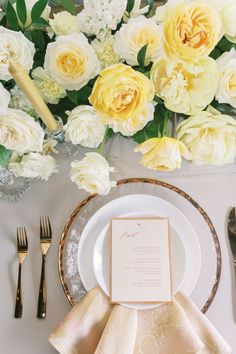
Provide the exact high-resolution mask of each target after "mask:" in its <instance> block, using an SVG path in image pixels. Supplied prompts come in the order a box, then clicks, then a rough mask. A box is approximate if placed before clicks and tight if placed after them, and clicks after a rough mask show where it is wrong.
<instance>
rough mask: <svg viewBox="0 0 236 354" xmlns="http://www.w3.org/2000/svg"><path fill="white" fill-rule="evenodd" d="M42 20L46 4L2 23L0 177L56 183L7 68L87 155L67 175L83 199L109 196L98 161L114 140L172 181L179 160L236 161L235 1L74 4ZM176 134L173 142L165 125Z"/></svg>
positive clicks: (41, 136) (41, 137) (29, 6)
mask: <svg viewBox="0 0 236 354" xmlns="http://www.w3.org/2000/svg"><path fill="white" fill-rule="evenodd" d="M58 3H60V4H61V5H62V6H64V10H63V11H61V12H59V13H57V14H53V15H52V14H51V15H50V12H51V11H50V10H51V9H50V7H49V6H48V2H47V1H46V0H39V1H35V0H16V2H15V3H12V2H11V1H10V0H8V1H6V2H5V3H4V4H3V5H2V11H1V12H0V18H1V23H0V80H1V85H0V165H1V166H2V167H3V168H4V167H6V166H7V167H8V169H9V170H10V171H11V172H12V173H14V174H15V175H16V176H23V177H32V178H42V179H44V180H47V179H48V178H49V176H50V175H51V174H52V173H55V172H57V168H56V162H55V159H54V157H52V156H51V153H53V152H55V149H56V146H55V145H56V142H55V141H54V140H52V139H48V138H47V135H45V130H44V128H43V124H42V123H41V120H40V117H38V116H37V113H36V112H35V110H34V107H32V106H31V104H30V103H29V102H28V100H27V98H26V97H24V95H23V94H22V92H21V90H20V89H19V88H18V87H17V86H16V85H15V82H14V80H13V79H12V77H11V75H10V73H9V70H8V64H9V60H11V59H14V60H15V61H17V62H19V63H20V64H22V65H23V66H24V68H25V69H26V70H27V72H28V73H29V74H30V76H31V78H32V79H33V81H34V83H35V85H36V86H37V88H38V89H39V91H40V93H41V95H42V97H43V99H44V100H45V102H46V103H47V104H48V105H49V108H50V110H51V112H52V113H53V114H54V115H57V116H60V117H61V118H62V119H63V122H64V134H65V141H67V142H70V143H72V144H74V145H78V146H80V145H81V146H84V147H86V148H91V149H93V150H92V152H88V153H87V154H86V156H85V157H84V158H83V159H82V160H81V161H73V162H72V164H71V172H70V176H71V180H72V181H73V182H75V183H76V184H77V185H78V187H79V188H83V189H85V190H86V191H88V192H91V193H99V194H107V193H108V192H109V191H110V189H111V188H112V187H113V186H115V184H116V183H115V181H111V180H110V173H111V172H114V169H113V168H112V167H110V166H109V165H108V163H107V161H106V160H105V158H104V157H103V156H102V151H103V147H104V145H105V142H106V140H107V139H109V138H110V137H111V136H112V135H113V134H121V135H123V136H124V137H130V138H132V139H133V140H134V141H135V142H137V144H138V145H137V146H136V148H135V150H134V151H135V152H140V153H141V154H142V158H141V164H142V165H143V166H145V167H147V168H150V169H154V170H165V171H172V170H174V169H177V168H180V167H181V160H182V158H185V159H187V160H191V161H192V162H193V163H194V164H197V165H201V164H211V165H224V164H226V163H233V162H234V159H235V155H236V121H235V119H234V118H233V115H234V110H235V108H236V50H235V49H236V21H235V18H236V1H235V0H224V1H222V0H200V1H199V0H169V1H167V2H166V3H165V4H164V5H162V6H158V7H155V6H154V4H153V1H151V0H147V1H146V3H144V4H143V3H141V0H96V1H93V0H84V7H83V9H82V11H80V12H79V13H78V14H76V9H75V7H74V5H73V2H72V0H58ZM176 120H177V125H174V129H173V128H172V129H171V130H172V131H173V130H174V136H171V134H170V129H169V128H170V124H172V126H173V124H175V122H176Z"/></svg>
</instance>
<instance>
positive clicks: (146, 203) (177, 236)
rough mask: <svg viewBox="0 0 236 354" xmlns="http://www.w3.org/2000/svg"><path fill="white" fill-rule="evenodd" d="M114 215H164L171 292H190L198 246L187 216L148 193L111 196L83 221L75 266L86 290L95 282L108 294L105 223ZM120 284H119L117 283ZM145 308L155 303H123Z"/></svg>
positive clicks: (198, 264) (195, 276) (195, 275)
mask: <svg viewBox="0 0 236 354" xmlns="http://www.w3.org/2000/svg"><path fill="white" fill-rule="evenodd" d="M117 217H132V218H134V217H135V218H136V217H137V218H138V217H167V218H169V222H170V238H171V264H172V268H171V269H172V281H173V293H176V291H178V290H180V291H183V292H184V293H185V294H187V295H190V294H191V292H192V290H193V288H194V287H195V285H196V282H197V279H198V276H199V272H200V268H201V250H200V246H199V242H198V239H197V235H196V233H195V231H194V229H193V227H192V225H191V224H190V222H189V221H188V219H187V218H186V217H185V216H184V215H183V214H182V213H181V212H180V211H179V210H178V209H177V208H176V207H174V206H173V205H172V204H170V203H169V202H167V201H165V200H163V199H161V198H158V197H155V196H151V195H145V194H134V195H127V196H124V197H120V198H117V199H114V200H112V201H111V202H109V203H107V204H106V205H104V206H103V207H101V208H100V209H99V210H98V211H97V212H96V213H95V214H94V215H93V216H92V217H91V218H90V219H89V221H88V222H87V224H86V226H85V228H84V230H83V232H82V235H81V239H80V245H79V248H78V269H79V274H80V277H81V280H82V283H83V285H84V287H85V289H86V290H87V291H89V290H90V289H92V288H94V287H95V286H97V285H100V287H101V288H102V289H103V291H104V292H105V293H106V294H107V295H109V271H110V266H109V263H110V262H109V253H110V252H109V242H108V235H109V231H108V229H109V224H110V221H111V219H112V218H117ZM121 286H122V284H121ZM124 305H125V306H127V307H131V308H136V309H147V308H153V307H156V306H159V304H124Z"/></svg>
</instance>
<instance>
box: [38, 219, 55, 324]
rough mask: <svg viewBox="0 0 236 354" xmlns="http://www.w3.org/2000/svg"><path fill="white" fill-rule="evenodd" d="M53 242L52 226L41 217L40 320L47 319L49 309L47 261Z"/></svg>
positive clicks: (47, 220)
mask: <svg viewBox="0 0 236 354" xmlns="http://www.w3.org/2000/svg"><path fill="white" fill-rule="evenodd" d="M51 240H52V230H51V224H50V221H49V217H48V216H41V217H40V245H41V250H42V270H41V279H40V287H39V297H38V311H37V317H38V318H45V317H46V308H47V294H46V281H45V261H46V254H47V252H48V249H49V247H50V245H51Z"/></svg>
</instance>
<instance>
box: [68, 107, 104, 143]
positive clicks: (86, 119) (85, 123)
mask: <svg viewBox="0 0 236 354" xmlns="http://www.w3.org/2000/svg"><path fill="white" fill-rule="evenodd" d="M105 131H106V126H105V125H104V124H103V123H102V121H101V119H100V118H99V116H98V115H97V113H96V111H95V109H94V108H93V107H92V106H86V105H84V106H78V107H76V108H74V109H73V110H72V111H71V112H69V116H68V121H67V124H66V125H65V140H66V141H71V142H72V144H74V145H77V144H80V145H82V146H85V147H88V148H96V147H98V146H99V145H100V144H101V142H102V140H103V138H104V135H105Z"/></svg>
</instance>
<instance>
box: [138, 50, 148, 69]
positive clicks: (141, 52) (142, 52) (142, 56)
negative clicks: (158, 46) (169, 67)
mask: <svg viewBox="0 0 236 354" xmlns="http://www.w3.org/2000/svg"><path fill="white" fill-rule="evenodd" d="M147 47H148V44H145V45H144V46H143V47H142V48H141V49H140V50H139V52H138V55H137V60H138V64H139V66H141V67H142V68H143V67H144V66H145V57H146V52H147Z"/></svg>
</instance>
